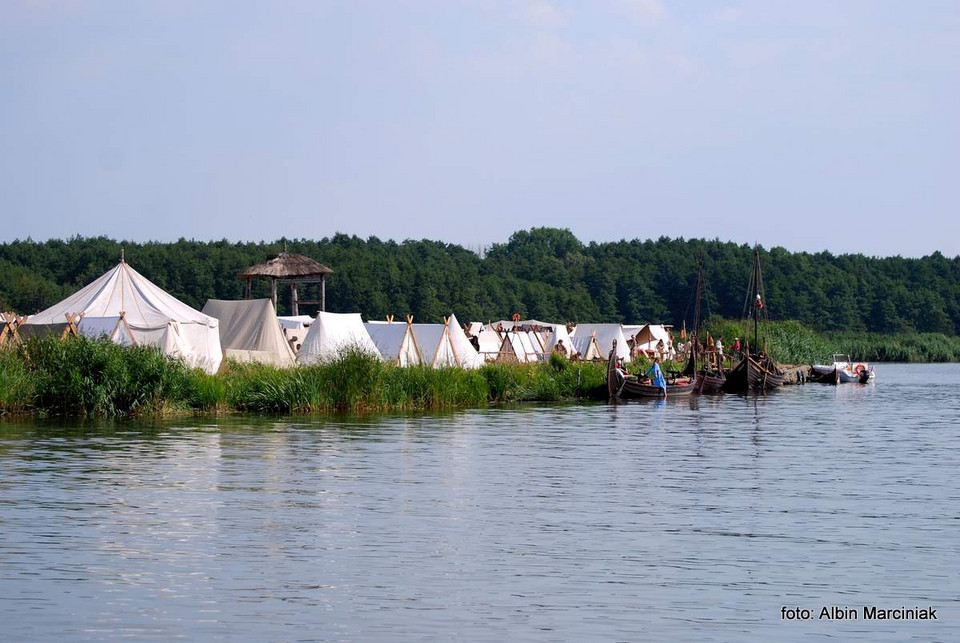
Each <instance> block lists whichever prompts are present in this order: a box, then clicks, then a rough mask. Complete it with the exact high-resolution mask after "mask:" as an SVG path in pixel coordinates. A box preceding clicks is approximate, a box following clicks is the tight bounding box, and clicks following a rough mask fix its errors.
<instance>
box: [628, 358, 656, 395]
mask: <svg viewBox="0 0 960 643" xmlns="http://www.w3.org/2000/svg"><path fill="white" fill-rule="evenodd" d="M616 368H617V372H618V373H620V376H621V377H623V378H624V379H626V378H628V377H630V374H629V373H628V372H627V368H626V367H625V366H624V365H623V360H620V359H618V360H617V364H616ZM643 377H648V378H650V383H651V384H652V385H653V386H656V387H657V388H662V389H663V394H664V395H666V394H667V379H666V378H665V377H664V376H663V369H661V368H660V358H659V357H654V358H653V364H651V365H650V368H648V369H647V370H646V372H644V374H643Z"/></svg>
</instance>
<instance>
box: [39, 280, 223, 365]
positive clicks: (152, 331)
mask: <svg viewBox="0 0 960 643" xmlns="http://www.w3.org/2000/svg"><path fill="white" fill-rule="evenodd" d="M68 315H70V316H71V317H72V318H73V319H75V320H76V319H77V318H79V319H80V320H82V319H83V318H85V317H90V318H95V317H112V318H119V317H120V316H121V315H123V316H124V319H125V320H126V323H127V325H128V326H129V328H130V332H131V333H132V335H133V338H135V341H136V342H137V343H138V344H144V345H150V346H159V347H160V348H161V350H163V352H164V353H165V354H167V355H170V356H173V357H179V358H182V359H183V361H184V362H185V363H186V364H187V365H188V366H191V367H197V368H202V369H204V370H205V371H207V372H208V373H216V372H217V369H218V368H220V362H221V361H222V360H223V353H222V351H221V349H220V333H219V330H218V326H219V322H218V321H217V320H216V319H214V318H213V317H208V316H206V315H204V314H203V313H201V312H199V311H197V310H194V309H193V308H190V306H187V305H186V304H185V303H183V302H182V301H180V300H178V299H176V298H175V297H174V296H173V295H171V294H169V293H167V292H164V291H163V290H161V289H160V288H159V287H157V286H156V285H154V284H153V283H151V282H150V281H149V280H148V279H147V278H146V277H144V276H143V275H141V274H140V273H138V272H137V271H136V270H134V269H133V268H131V267H130V266H129V265H128V264H127V263H125V262H123V261H121V262H120V263H119V264H117V266H116V267H115V268H113V269H112V270H110V271H109V272H107V273H106V274H104V275H102V276H101V277H100V278H98V279H97V280H95V281H94V282H92V283H91V284H89V285H87V286H86V287H84V288H82V289H80V290H79V291H77V292H76V293H74V294H73V295H71V296H70V297H67V298H66V299H64V300H63V301H61V302H60V303H59V304H55V305H54V306H51V307H50V308H48V309H46V310H44V311H43V312H39V313H37V314H36V315H30V316H29V317H28V318H27V321H26V322H25V323H24V324H23V326H22V327H21V332H22V331H23V330H24V329H30V330H33V331H34V332H38V331H39V332H55V333H58V334H59V333H63V332H64V331H65V329H66V331H70V330H71V328H70V326H68V324H66V323H65V322H67V316H68Z"/></svg>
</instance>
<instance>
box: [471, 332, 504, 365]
mask: <svg viewBox="0 0 960 643" xmlns="http://www.w3.org/2000/svg"><path fill="white" fill-rule="evenodd" d="M474 336H475V337H476V338H477V343H478V344H479V345H480V348H479V354H480V357H482V358H484V359H485V360H494V359H496V357H497V355H498V354H499V353H500V346H501V345H502V344H503V335H502V334H501V333H498V332H497V329H496V328H495V327H494V326H492V325H490V324H487V325H485V326H481V327H480V329H479V330H478V331H476V332H475V333H474Z"/></svg>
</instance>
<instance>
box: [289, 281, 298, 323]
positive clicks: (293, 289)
mask: <svg viewBox="0 0 960 643" xmlns="http://www.w3.org/2000/svg"><path fill="white" fill-rule="evenodd" d="M290 301H291V305H290V307H291V309H292V310H293V316H294V317H296V316H297V315H299V314H300V301H299V299H298V298H297V284H296V282H291V283H290Z"/></svg>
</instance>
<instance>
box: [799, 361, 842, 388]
mask: <svg viewBox="0 0 960 643" xmlns="http://www.w3.org/2000/svg"><path fill="white" fill-rule="evenodd" d="M807 381H808V382H815V383H818V384H833V385H837V384H839V383H840V377H839V375H838V369H837V368H836V367H834V366H821V365H817V364H814V365H813V366H811V367H810V377H809V378H807Z"/></svg>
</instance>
